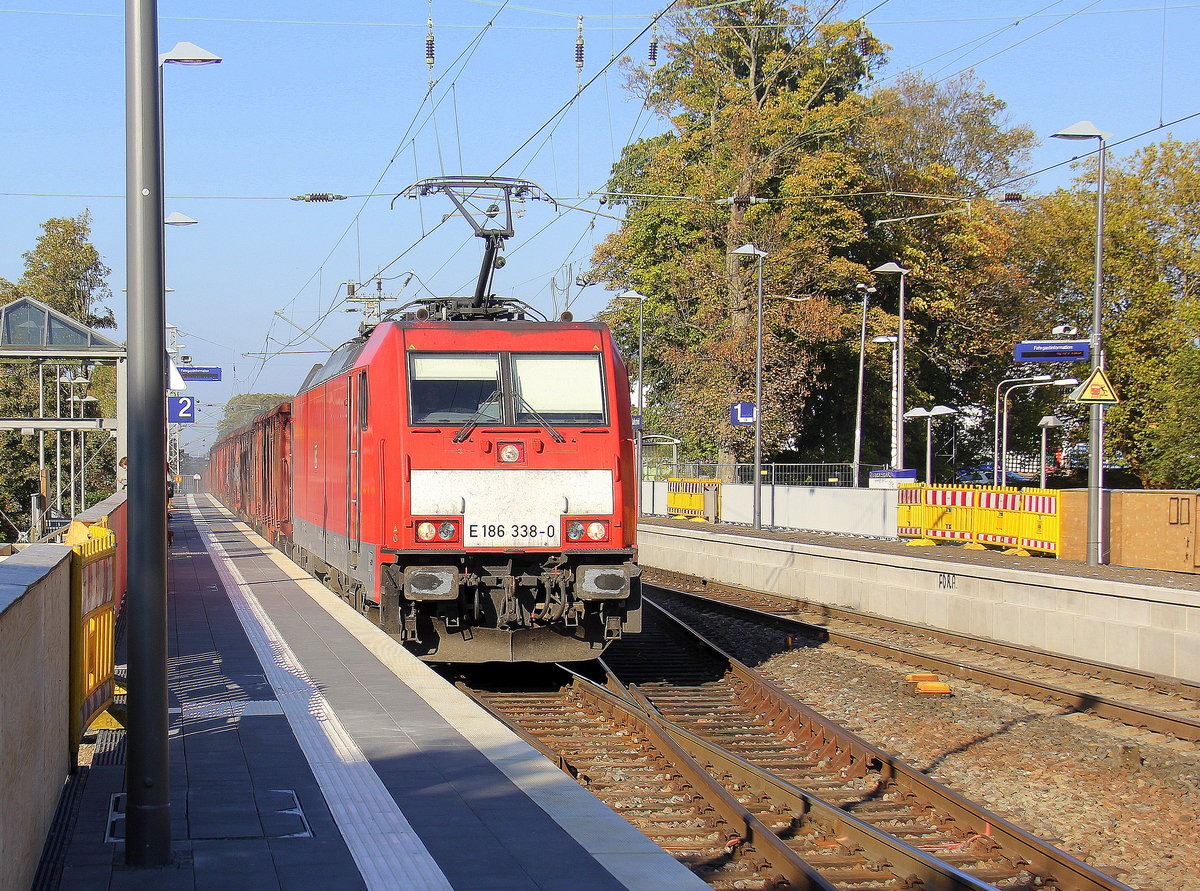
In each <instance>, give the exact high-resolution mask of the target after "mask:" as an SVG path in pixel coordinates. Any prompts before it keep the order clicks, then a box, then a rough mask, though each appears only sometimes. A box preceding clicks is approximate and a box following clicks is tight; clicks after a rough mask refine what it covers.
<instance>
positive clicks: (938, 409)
mask: <svg viewBox="0 0 1200 891" xmlns="http://www.w3.org/2000/svg"><path fill="white" fill-rule="evenodd" d="M956 414H958V409H957V408H951V407H950V406H948V405H935V406H934V407H933V408H931V409H929V416H930V417H931V418H938V417H941V416H942V415H956Z"/></svg>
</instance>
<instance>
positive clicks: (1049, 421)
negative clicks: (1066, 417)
mask: <svg viewBox="0 0 1200 891" xmlns="http://www.w3.org/2000/svg"><path fill="white" fill-rule="evenodd" d="M1062 425H1063V421H1062V418H1059V417H1055V416H1054V415H1044V416H1043V417H1042V419H1041V420H1040V421H1038V426H1039V427H1061V426H1062Z"/></svg>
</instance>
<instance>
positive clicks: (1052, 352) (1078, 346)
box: [1013, 340, 1092, 362]
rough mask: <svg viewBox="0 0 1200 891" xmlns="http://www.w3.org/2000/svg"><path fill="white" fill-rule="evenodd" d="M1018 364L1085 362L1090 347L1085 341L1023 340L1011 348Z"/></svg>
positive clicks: (1089, 354)
mask: <svg viewBox="0 0 1200 891" xmlns="http://www.w3.org/2000/svg"><path fill="white" fill-rule="evenodd" d="M1013 358H1014V359H1015V360H1016V361H1018V362H1086V361H1088V360H1089V359H1091V358H1092V345H1091V343H1090V342H1088V341H1086V340H1023V341H1021V342H1020V343H1019V344H1017V345H1016V346H1015V347H1013Z"/></svg>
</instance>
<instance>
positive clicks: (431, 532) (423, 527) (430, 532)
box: [417, 523, 437, 541]
mask: <svg viewBox="0 0 1200 891" xmlns="http://www.w3.org/2000/svg"><path fill="white" fill-rule="evenodd" d="M435 535H437V526H435V525H433V523H419V524H417V538H419V539H421V541H433V537H434V536H435Z"/></svg>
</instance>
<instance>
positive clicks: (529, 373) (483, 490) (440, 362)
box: [380, 323, 640, 661]
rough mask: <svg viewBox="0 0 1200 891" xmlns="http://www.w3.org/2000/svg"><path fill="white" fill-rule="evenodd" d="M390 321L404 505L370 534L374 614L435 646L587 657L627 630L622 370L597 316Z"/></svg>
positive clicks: (632, 596)
mask: <svg viewBox="0 0 1200 891" xmlns="http://www.w3.org/2000/svg"><path fill="white" fill-rule="evenodd" d="M471 328H476V329H477V330H475V331H471V330H470V329H471ZM547 329H549V330H547ZM400 331H401V332H402V335H403V340H404V346H405V348H404V351H403V356H402V358H401V359H400V364H401V368H400V371H401V376H402V378H403V380H404V382H405V386H403V387H401V388H400V390H401V391H402V393H403V396H404V398H405V400H406V404H405V405H404V406H402V407H401V409H400V410H401V414H402V415H403V417H402V418H401V421H402V424H403V425H404V433H403V435H402V441H403V442H404V443H405V446H404V447H403V451H404V456H403V460H405V461H407V462H409V463H408V464H407V465H406V467H407V471H406V473H407V476H408V485H407V487H406V491H405V494H406V495H407V499H406V501H407V507H406V509H405V510H404V511H403V516H402V517H401V519H402V522H401V523H400V524H396V523H393V528H392V529H391V538H392V539H393V540H392V542H390V543H389V545H387V546H385V547H384V548H383V552H384V554H386V555H389V556H391V557H394V558H395V562H393V563H386V564H383V565H382V566H381V570H382V571H381V589H380V610H381V624H382V625H383V626H384V628H385V629H386V630H388V631H389V632H390V633H392V634H395V635H397V636H398V637H399V638H400V639H402V640H405V641H406V643H407V644H408V645H409V647H410V648H412V649H413V650H414V652H417V653H418V654H419V655H421V656H422V657H423V658H427V659H430V660H437V661H441V660H447V661H491V660H497V659H498V660H503V661H524V660H534V661H549V660H555V661H557V660H560V659H561V660H568V661H569V660H572V659H586V658H592V657H594V656H595V655H598V654H599V652H601V651H602V650H603V648H604V646H605V645H606V643H607V642H609V641H611V640H614V639H616V638H618V637H620V636H621V634H622V632H623V631H625V630H637V627H636V626H637V624H638V617H639V615H640V613H639V609H638V605H639V603H640V586H639V578H638V577H639V570H638V567H637V565H636V563H635V562H634V561H635V557H636V553H635V550H634V547H633V542H634V526H633V524H634V523H635V522H636V516H635V513H634V504H635V501H634V499H635V497H636V496H635V493H634V492H633V489H632V485H631V484H632V483H633V478H632V476H633V475H632V474H631V473H630V469H631V465H632V460H633V453H632V430H631V428H629V427H628V424H629V421H628V407H627V401H628V381H627V379H626V377H625V372H624V368H623V367H622V366H621V364H620V359H619V358H618V357H617V354H616V352H615V350H613V349H612V347H611V341H610V340H609V338H608V332H607V329H605V328H603V326H598V325H546V324H538V325H533V324H530V325H521V323H516V324H509V325H505V326H494V325H489V326H474V325H463V324H456V325H453V326H446V325H439V324H438V323H412V324H409V325H401V326H400ZM483 331H486V336H484V334H483ZM535 332H536V336H533V335H534V333H535ZM549 335H554V336H549ZM622 397H624V399H622Z"/></svg>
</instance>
